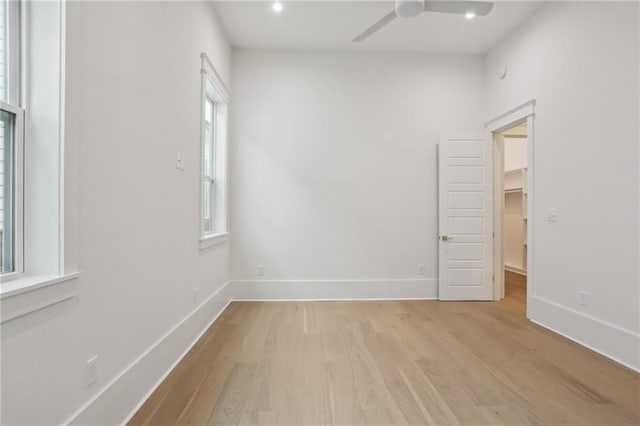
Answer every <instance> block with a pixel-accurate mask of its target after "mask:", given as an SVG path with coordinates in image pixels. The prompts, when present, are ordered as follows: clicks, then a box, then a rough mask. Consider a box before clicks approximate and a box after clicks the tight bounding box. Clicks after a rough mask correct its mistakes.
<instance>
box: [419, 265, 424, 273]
mask: <svg viewBox="0 0 640 426" xmlns="http://www.w3.org/2000/svg"><path fill="white" fill-rule="evenodd" d="M418 274H420V275H424V263H420V264H418Z"/></svg>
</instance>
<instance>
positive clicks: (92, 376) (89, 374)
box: [84, 355, 98, 387]
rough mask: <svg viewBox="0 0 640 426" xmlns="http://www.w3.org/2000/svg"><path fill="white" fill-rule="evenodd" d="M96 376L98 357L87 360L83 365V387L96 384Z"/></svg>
mask: <svg viewBox="0 0 640 426" xmlns="http://www.w3.org/2000/svg"><path fill="white" fill-rule="evenodd" d="M97 376H98V356H97V355H96V356H94V357H93V358H89V359H88V360H87V361H86V362H85V363H84V386H85V387H89V386H91V385H92V384H94V383H95V382H96V378H97Z"/></svg>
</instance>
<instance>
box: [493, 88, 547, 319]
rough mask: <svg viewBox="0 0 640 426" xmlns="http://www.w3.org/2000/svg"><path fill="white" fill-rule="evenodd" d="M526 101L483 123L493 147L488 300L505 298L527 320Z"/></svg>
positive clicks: (530, 136) (529, 182) (529, 206)
mask: <svg viewBox="0 0 640 426" xmlns="http://www.w3.org/2000/svg"><path fill="white" fill-rule="evenodd" d="M535 104H536V102H535V100H530V101H528V102H526V103H524V104H522V105H520V106H518V107H516V108H514V109H512V110H510V111H508V112H506V113H505V114H502V115H501V116H499V117H497V118H495V119H493V120H491V121H489V122H488V123H487V124H486V128H487V130H488V131H489V133H490V135H491V139H492V145H493V185H494V186H493V199H494V203H493V212H494V213H493V217H494V220H493V224H494V239H493V241H494V245H493V262H494V263H493V270H494V300H501V299H503V298H505V297H508V298H509V299H510V300H513V301H515V302H516V303H517V304H518V305H520V306H521V307H522V309H523V310H524V311H525V312H526V315H527V317H528V316H529V312H528V306H529V303H528V302H529V301H530V300H531V298H532V297H533V294H534V280H533V261H534V256H533V224H534V221H533V219H534V218H533V200H534V198H533V194H534V191H533V190H534V178H533V175H534V158H533V152H534V150H533V146H534V117H535V114H534V109H535Z"/></svg>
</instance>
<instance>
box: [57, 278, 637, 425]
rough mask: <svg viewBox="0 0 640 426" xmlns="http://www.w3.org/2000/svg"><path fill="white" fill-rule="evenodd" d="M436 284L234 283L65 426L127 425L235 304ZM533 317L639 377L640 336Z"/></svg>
mask: <svg viewBox="0 0 640 426" xmlns="http://www.w3.org/2000/svg"><path fill="white" fill-rule="evenodd" d="M437 297H438V280H437V279H396V280H392V279H389V280H297V281H294V280H285V281H275V280H243V281H229V282H227V283H226V284H224V285H223V286H222V287H221V288H220V289H219V290H218V291H217V292H216V293H214V294H213V295H211V296H210V297H209V298H208V299H207V300H205V301H204V302H203V303H202V304H201V305H200V306H198V307H197V308H196V309H194V311H192V312H191V313H190V314H189V315H187V316H186V317H185V318H184V319H183V320H182V321H180V322H179V323H178V324H176V325H175V326H174V327H173V328H172V329H171V330H169V331H168V332H167V333H166V334H165V335H164V336H162V337H161V338H160V339H158V340H157V341H156V342H155V343H154V344H153V345H151V346H150V347H149V348H148V349H147V350H146V351H145V352H144V353H142V354H141V355H140V356H139V357H138V358H137V359H136V360H135V361H133V362H132V363H131V364H130V365H129V366H128V367H126V368H125V369H124V370H123V371H122V372H121V373H120V374H118V375H117V376H116V377H115V378H114V379H113V380H111V381H110V382H109V383H108V384H107V385H105V386H104V387H103V388H102V390H100V391H99V392H98V393H97V394H96V396H94V397H93V398H92V399H90V400H89V401H88V402H87V403H85V404H84V405H83V406H82V407H81V408H80V409H78V410H77V411H76V412H75V413H74V414H73V415H72V416H70V417H69V419H68V420H67V421H66V422H64V424H79V425H80V424H82V425H86V424H92V425H99V424H105V425H107V424H109V425H111V424H122V423H126V422H127V421H128V420H130V419H131V417H132V416H133V415H134V414H135V413H136V412H137V410H138V409H139V408H140V407H141V406H142V404H144V402H145V401H146V400H147V399H148V398H149V396H151V394H152V393H153V391H154V390H155V389H156V388H157V387H158V386H159V385H160V384H161V383H162V381H163V380H164V379H165V378H166V377H167V376H168V375H169V373H170V372H171V371H172V370H173V369H174V368H175V366H176V365H177V364H178V363H179V362H180V360H182V358H183V357H184V356H185V355H186V354H187V353H188V352H189V350H190V349H191V348H192V347H193V345H194V344H195V343H196V342H197V341H198V340H199V339H200V338H201V337H202V335H203V334H204V332H205V331H206V330H207V329H208V328H209V326H210V325H211V324H213V322H214V321H215V320H216V319H217V318H218V316H219V315H220V314H221V313H222V312H223V311H224V310H225V308H226V307H227V306H228V305H229V303H230V302H231V301H234V300H237V301H249V300H251V301H277V300H286V301H291V300H298V301H302V300H314V301H315V300H318V301H320V300H411V299H420V300H429V299H437ZM528 309H529V310H528V314H529V317H530V319H531V320H532V321H533V322H535V323H537V324H539V325H541V326H543V327H545V328H548V329H550V330H552V331H554V332H556V333H558V334H560V335H562V336H565V337H567V338H568V339H570V340H573V341H575V342H577V343H579V344H581V345H583V346H585V347H587V348H589V349H591V350H593V351H595V352H598V353H600V354H602V355H604V356H606V357H608V358H611V359H612V360H614V361H616V362H618V363H620V364H622V365H624V366H626V367H629V368H631V369H633V370H635V371H638V372H640V336H639V335H638V334H636V333H633V332H631V331H628V330H624V329H622V328H619V327H616V326H614V325H611V324H608V323H606V322H603V321H600V320H598V319H596V318H592V317H589V316H587V315H585V314H583V313H581V312H577V311H573V310H571V309H568V308H566V307H563V306H560V305H558V304H555V303H553V302H550V301H547V300H544V299H542V298H539V297H531V298H530V299H529V307H528Z"/></svg>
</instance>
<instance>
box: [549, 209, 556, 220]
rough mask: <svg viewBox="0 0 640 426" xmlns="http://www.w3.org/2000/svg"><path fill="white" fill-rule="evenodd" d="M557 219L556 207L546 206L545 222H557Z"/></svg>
mask: <svg viewBox="0 0 640 426" xmlns="http://www.w3.org/2000/svg"><path fill="white" fill-rule="evenodd" d="M557 221H558V209H555V208H548V209H547V222H557Z"/></svg>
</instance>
